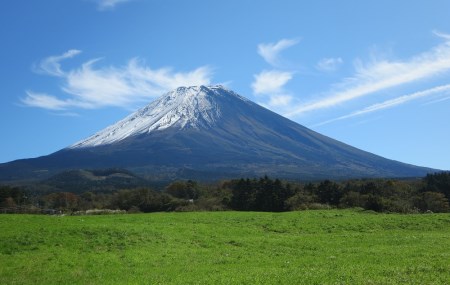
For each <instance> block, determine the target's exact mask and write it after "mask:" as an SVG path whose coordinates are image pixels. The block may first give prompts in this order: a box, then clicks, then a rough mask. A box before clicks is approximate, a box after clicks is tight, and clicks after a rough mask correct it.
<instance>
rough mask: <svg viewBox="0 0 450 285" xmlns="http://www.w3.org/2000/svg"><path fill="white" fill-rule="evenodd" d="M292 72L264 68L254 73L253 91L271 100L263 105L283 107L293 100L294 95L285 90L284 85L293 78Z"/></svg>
mask: <svg viewBox="0 0 450 285" xmlns="http://www.w3.org/2000/svg"><path fill="white" fill-rule="evenodd" d="M292 75H293V73H292V72H289V71H279V70H263V71H261V72H260V73H259V74H255V75H254V81H253V83H252V85H251V86H252V89H253V93H254V94H255V95H258V96H265V97H268V99H269V101H268V102H266V103H263V105H265V106H267V107H269V108H272V107H283V106H286V105H288V104H289V103H290V102H291V101H292V96H291V95H290V94H289V93H288V92H286V91H285V90H284V86H285V85H286V84H287V83H288V82H289V80H291V79H292Z"/></svg>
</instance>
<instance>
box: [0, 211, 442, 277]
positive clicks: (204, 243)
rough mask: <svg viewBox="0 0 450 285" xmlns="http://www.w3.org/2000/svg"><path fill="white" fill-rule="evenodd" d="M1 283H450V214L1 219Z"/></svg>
mask: <svg viewBox="0 0 450 285" xmlns="http://www.w3.org/2000/svg"><path fill="white" fill-rule="evenodd" d="M0 284H450V215H449V214H422V215H398V214H375V213H370V212H361V211H357V210H326V211H303V212H288V213H254V212H197V213H155V214H134V215H131V214H128V215H110V216H72V217H71V216H63V217H58V216H32V215H1V216H0Z"/></svg>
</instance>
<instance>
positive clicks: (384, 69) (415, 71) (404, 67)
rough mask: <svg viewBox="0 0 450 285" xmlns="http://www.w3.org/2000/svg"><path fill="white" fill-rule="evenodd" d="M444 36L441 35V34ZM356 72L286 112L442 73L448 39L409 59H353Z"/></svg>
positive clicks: (449, 50) (449, 64) (448, 63)
mask: <svg viewBox="0 0 450 285" xmlns="http://www.w3.org/2000/svg"><path fill="white" fill-rule="evenodd" d="M441 38H443V36H441ZM355 68H356V73H355V75H354V76H353V77H352V78H348V79H346V80H344V81H343V82H342V83H341V84H340V86H341V88H340V90H336V91H332V92H330V93H329V96H327V97H326V98H324V99H321V100H317V101H313V102H310V103H306V104H302V105H298V106H297V107H296V108H294V110H292V111H291V112H289V113H287V114H286V115H287V116H289V117H293V116H296V115H299V114H301V113H305V112H309V111H314V110H318V109H323V108H329V107H333V106H336V105H338V104H342V103H344V102H346V101H350V100H353V99H356V98H360V97H363V96H367V95H370V94H373V93H375V92H378V91H381V90H384V89H387V88H391V87H395V86H399V85H404V84H408V83H412V82H414V81H417V80H422V79H425V78H430V77H434V76H438V75H441V74H442V73H444V72H447V71H449V70H450V40H447V41H445V42H444V43H442V44H440V45H438V46H436V47H434V48H432V49H431V50H430V51H428V52H425V53H422V54H420V55H418V56H416V57H413V58H412V59H410V60H409V61H387V60H382V61H375V62H373V63H372V64H369V65H368V66H364V65H363V64H362V63H361V62H356V63H355Z"/></svg>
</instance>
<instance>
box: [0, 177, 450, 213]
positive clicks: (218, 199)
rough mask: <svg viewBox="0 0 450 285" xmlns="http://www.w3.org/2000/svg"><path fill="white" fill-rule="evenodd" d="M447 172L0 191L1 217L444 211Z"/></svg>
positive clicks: (449, 183) (449, 191) (449, 190)
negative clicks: (99, 212) (103, 212)
mask: <svg viewBox="0 0 450 285" xmlns="http://www.w3.org/2000/svg"><path fill="white" fill-rule="evenodd" d="M449 200H450V173H449V172H440V173H434V174H428V175H427V176H426V177H424V178H423V179H411V180H399V179H354V180H346V181H331V180H323V181H319V182H309V183H299V182H289V181H281V180H280V179H271V178H269V177H267V176H264V177H261V178H252V179H250V178H246V179H244V178H242V179H235V180H227V181H221V182H218V183H215V184H201V183H198V182H196V181H192V180H187V181H175V182H172V183H170V184H169V185H167V186H166V187H164V189H163V190H162V191H156V190H153V189H151V188H149V187H140V188H132V189H122V190H119V191H114V192H98V191H95V192H94V191H87V192H84V193H81V194H78V193H72V192H55V193H46V194H43V193H39V192H37V191H33V192H30V191H27V190H26V189H22V188H19V187H11V186H0V212H2V213H17V212H19V213H80V212H83V211H86V210H90V209H117V210H125V211H127V212H161V211H217V210H237V211H270V212H282V211H295V210H306V209H325V208H355V207H358V208H363V209H366V210H372V211H376V212H397V213H418V212H430V211H431V212H449V211H450V207H449Z"/></svg>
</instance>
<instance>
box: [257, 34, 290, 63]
mask: <svg viewBox="0 0 450 285" xmlns="http://www.w3.org/2000/svg"><path fill="white" fill-rule="evenodd" d="M298 42H299V40H298V39H281V40H279V41H278V42H276V43H268V44H264V43H261V44H259V45H258V54H259V55H260V56H261V57H262V58H263V59H264V60H265V61H266V62H267V63H269V64H270V65H272V66H275V67H277V66H279V65H280V64H281V59H280V53H281V52H282V51H283V50H285V49H287V48H289V47H292V46H294V45H296V44H298Z"/></svg>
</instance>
